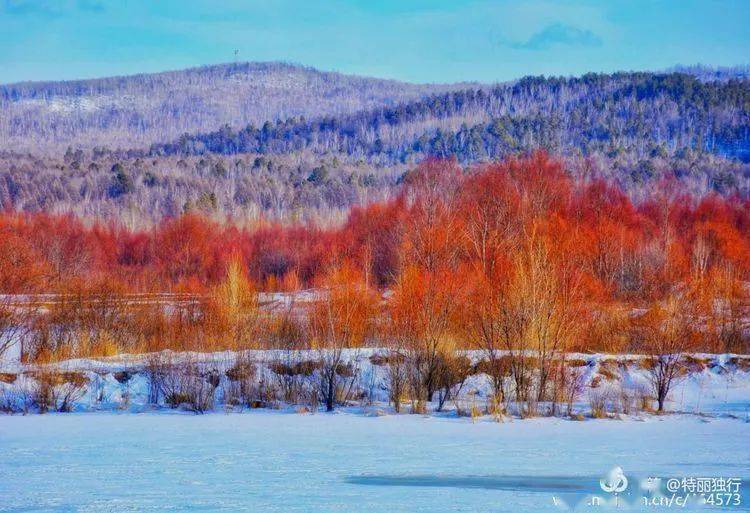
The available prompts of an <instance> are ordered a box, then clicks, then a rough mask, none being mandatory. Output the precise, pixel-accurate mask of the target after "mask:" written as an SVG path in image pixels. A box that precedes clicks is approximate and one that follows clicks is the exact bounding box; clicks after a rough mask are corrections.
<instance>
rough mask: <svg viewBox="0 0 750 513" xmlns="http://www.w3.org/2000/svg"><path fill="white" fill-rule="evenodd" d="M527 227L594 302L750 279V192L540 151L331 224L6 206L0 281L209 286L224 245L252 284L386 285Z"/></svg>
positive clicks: (412, 187)
mask: <svg viewBox="0 0 750 513" xmlns="http://www.w3.org/2000/svg"><path fill="white" fill-rule="evenodd" d="M532 232H533V233H535V234H537V235H538V236H541V237H544V238H546V239H548V240H549V241H551V242H553V243H552V244H550V245H549V251H550V255H551V258H553V259H554V260H555V261H557V262H565V263H566V265H565V266H564V267H566V269H567V270H566V271H565V272H574V273H575V274H576V279H577V280H578V283H579V286H580V287H583V288H584V289H585V291H586V295H587V297H588V299H589V300H590V301H600V302H607V301H614V300H617V301H624V300H626V301H651V300H653V299H656V298H659V297H664V295H665V294H667V293H669V292H670V291H672V290H674V289H675V288H677V287H680V286H682V285H684V284H686V283H688V282H698V281H701V280H708V279H712V277H714V278H715V276H716V273H718V272H721V273H723V274H722V276H727V275H729V276H731V277H732V279H733V280H737V281H740V282H741V281H746V280H748V272H749V271H750V202H749V201H748V200H747V199H743V198H739V197H729V198H725V197H719V196H707V197H691V196H687V195H684V194H680V193H679V190H678V188H677V186H676V184H675V183H669V184H664V185H663V187H657V188H655V190H654V193H653V194H652V195H651V196H650V197H648V198H645V199H643V200H642V201H640V202H639V203H637V204H634V203H633V202H632V201H631V200H630V199H629V198H628V197H627V196H625V195H624V194H623V193H622V192H621V191H620V190H619V189H618V188H617V187H616V186H614V185H611V184H607V183H604V182H601V181H596V180H594V181H574V180H572V179H571V178H570V176H569V175H568V174H567V173H566V172H565V170H564V169H563V168H562V166H561V164H560V163H559V162H558V161H556V160H554V159H551V158H549V157H548V156H547V155H546V154H544V153H536V154H533V155H531V156H529V157H524V158H518V159H510V160H507V161H504V162H498V163H492V164H486V165H481V166H476V167H473V168H470V169H466V170H462V169H460V168H459V167H458V165H457V164H456V163H455V162H454V161H441V160H427V161H425V162H423V163H422V164H421V165H420V166H418V168H417V169H415V170H414V171H412V172H410V173H408V174H407V175H406V176H405V177H404V186H403V188H402V192H401V193H400V194H399V195H398V197H396V198H394V199H393V200H391V201H389V202H385V203H376V204H371V205H367V206H362V207H356V208H354V209H353V210H352V211H351V212H350V214H349V216H348V219H347V220H346V222H345V223H344V224H343V225H342V226H340V227H336V228H326V229H324V228H320V227H316V226H309V225H305V226H303V225H280V224H274V223H260V224H259V225H257V226H254V227H243V226H240V225H236V224H233V223H231V222H226V223H221V222H217V221H215V220H211V219H208V218H205V217H200V216H197V215H185V216H181V217H178V218H170V219H165V220H163V222H161V223H160V224H159V225H156V226H153V227H151V228H149V229H146V230H139V231H134V230H129V229H126V228H125V227H123V226H121V225H115V224H102V223H98V222H94V223H87V222H83V221H82V220H79V219H76V218H74V217H72V216H68V215H51V214H47V213H19V212H4V213H2V214H0V291H2V292H4V293H26V292H29V293H30V292H54V291H57V290H61V289H62V290H64V289H65V288H67V287H68V285H67V284H68V283H70V282H84V283H85V282H92V281H96V282H100V281H101V280H114V281H116V282H117V283H120V284H123V285H124V286H126V287H127V289H129V290H130V291H206V290H209V289H210V287H212V286H213V285H215V284H216V283H217V282H219V281H220V280H221V279H222V278H223V276H224V274H225V271H226V268H227V264H228V262H229V260H230V258H231V257H232V255H240V258H241V260H242V262H243V263H244V265H245V266H246V269H247V272H248V276H249V278H250V279H251V281H252V282H253V283H255V284H256V286H257V287H259V288H282V287H283V286H282V285H281V284H283V283H287V284H288V283H298V284H299V285H300V286H303V287H304V286H311V285H312V284H314V283H315V282H316V280H318V279H320V278H321V277H322V276H324V275H325V273H327V272H328V271H329V270H330V269H331V267H332V266H336V265H340V264H341V263H342V262H344V261H346V262H349V263H353V264H354V265H356V266H358V267H359V269H360V270H361V271H362V273H363V275H364V276H365V279H366V280H367V282H368V283H369V284H370V285H371V286H376V287H380V288H387V287H391V286H392V285H393V284H394V283H395V282H396V280H397V278H398V276H399V274H400V272H401V269H402V267H403V264H404V262H403V261H404V260H408V262H406V263H408V264H417V265H421V266H424V267H426V268H428V269H429V268H430V267H433V266H436V265H439V266H440V267H441V269H442V268H443V267H444V268H445V269H447V270H448V271H449V272H452V273H459V274H460V273H469V272H474V271H470V270H471V269H474V270H476V269H477V268H478V267H481V268H482V269H484V271H487V272H489V271H490V270H491V268H492V267H494V266H503V265H505V266H507V265H511V264H510V263H511V262H512V261H513V255H514V254H516V253H517V252H519V251H521V250H522V248H523V243H522V241H523V239H524V237H528V236H529V234H530V233H532ZM558 267H560V266H558ZM560 268H561V269H562V267H560ZM445 269H442V270H441V272H442V271H443V270H445ZM492 272H494V271H492ZM561 272H562V271H561ZM467 276H468V274H467ZM459 281H460V280H459Z"/></svg>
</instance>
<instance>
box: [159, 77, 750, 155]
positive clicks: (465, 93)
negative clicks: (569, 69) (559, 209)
mask: <svg viewBox="0 0 750 513" xmlns="http://www.w3.org/2000/svg"><path fill="white" fill-rule="evenodd" d="M539 148H542V149H546V150H548V151H550V152H552V153H556V154H566V155H576V154H582V155H592V154H595V153H600V154H608V155H612V156H614V155H616V154H618V153H626V154H629V155H632V156H633V157H635V158H643V157H648V156H650V155H654V154H658V155H663V156H665V157H669V156H674V155H676V154H678V153H681V152H684V151H695V152H699V153H702V152H708V153H713V154H716V155H719V156H722V157H726V158H736V159H739V160H742V161H745V162H747V161H750V81H747V80H738V79H730V80H726V81H708V82H705V81H701V80H700V79H698V78H695V77H694V76H692V75H689V74H685V73H649V72H636V73H613V74H594V73H590V74H586V75H583V76H582V77H578V78H556V77H552V78H545V77H526V78H523V79H521V80H519V81H517V82H514V83H512V84H501V85H497V86H494V87H489V88H483V89H466V90H460V91H449V92H446V93H440V94H434V95H431V96H429V97H426V98H422V99H418V100H415V101H412V102H407V103H401V104H399V105H395V106H382V107H376V108H374V109H371V110H369V111H360V112H355V113H352V114H345V115H340V116H333V115H331V116H328V115H327V116H323V117H320V118H317V119H312V120H295V119H289V120H286V121H278V122H277V123H275V124H273V123H265V124H263V126H257V125H252V124H250V125H248V126H247V127H245V128H243V129H240V130H233V129H232V128H231V127H228V126H226V127H223V128H221V129H220V130H217V131H213V132H209V133H204V134H195V135H188V134H186V135H183V136H182V137H180V138H179V139H178V140H176V141H174V142H173V143H168V144H162V145H156V146H154V147H153V148H152V154H154V155H165V154H166V155H173V154H185V155H196V154H203V153H220V154H233V153H276V154H284V153H290V152H295V151H300V150H312V151H314V152H317V153H320V154H325V153H330V152H332V153H343V154H346V155H349V156H353V157H356V158H362V159H367V160H369V161H370V162H372V163H375V164H378V165H392V164H396V163H414V162H417V161H419V160H420V159H422V158H424V157H428V156H438V157H452V156H455V157H457V158H458V159H459V161H461V162H464V163H471V162H477V161H482V160H488V159H489V160H491V159H496V158H501V157H505V156H507V155H512V154H515V153H518V152H525V151H532V150H535V149H539Z"/></svg>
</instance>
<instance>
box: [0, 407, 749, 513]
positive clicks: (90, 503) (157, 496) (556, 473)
mask: <svg viewBox="0 0 750 513" xmlns="http://www.w3.org/2000/svg"><path fill="white" fill-rule="evenodd" d="M615 466H619V467H622V469H623V470H624V473H625V474H626V475H627V476H628V477H629V479H630V488H629V489H628V491H626V492H624V493H623V494H622V498H623V499H625V500H634V499H633V497H634V495H631V492H630V490H631V489H632V490H634V492H633V493H635V490H637V483H636V481H637V479H636V478H646V477H648V476H656V477H664V478H666V477H668V476H669V477H671V476H680V477H682V476H694V477H724V478H741V479H743V481H744V484H743V486H742V488H743V489H744V496H742V497H741V505H740V506H732V507H730V508H728V509H726V508H725V509H724V510H725V511H729V510H734V511H742V510H745V511H746V510H748V500H750V498H749V497H748V496H747V483H748V480H749V479H750V423H747V422H745V421H743V420H739V419H732V418H716V419H705V418H701V417H698V416H695V415H670V416H650V417H648V418H646V419H645V420H644V421H641V422H638V421H634V420H624V421H616V420H588V421H585V422H576V421H570V420H562V419H553V418H538V419H531V420H523V421H521V420H514V421H511V422H506V423H496V422H492V421H491V420H488V419H483V420H480V421H478V422H476V423H472V422H471V420H469V419H466V418H446V417H434V416H432V417H424V416H419V415H398V416H396V415H387V416H378V417H368V416H365V415H360V414H350V413H338V414H324V413H318V414H314V415H310V414H305V415H299V414H293V413H280V412H271V411H263V410H255V411H253V412H251V413H244V414H222V413H213V414H207V415H192V414H186V413H172V414H169V413H167V414H165V413H145V414H132V413H120V414H117V413H70V414H51V415H29V416H0V511H3V512H32V511H33V512H42V511H50V512H100V511H101V512H107V511H113V512H114V511H117V512H131V511H132V512H146V511H170V512H171V511H175V512H176V511H180V512H182V511H227V512H241V511H252V512H259V511H269V512H285V513H288V512H330V511H341V512H360V511H361V512H383V513H385V512H388V513H394V512H431V513H434V512H442V511H472V512H473V511H481V512H485V511H486V512H506V511H507V512H545V511H561V510H566V509H567V510H574V511H599V510H603V509H607V508H606V506H600V507H596V506H591V505H590V504H593V503H592V502H591V501H592V500H596V499H594V497H592V496H591V495H590V494H591V493H595V494H596V495H597V496H599V497H601V498H602V500H612V499H607V494H605V493H604V492H602V491H601V489H600V488H599V486H598V481H599V479H600V477H602V476H603V475H604V474H605V473H606V472H607V471H608V470H609V469H611V468H613V467H615ZM561 500H562V501H565V502H566V503H567V504H568V506H566V507H563V506H560V505H557V506H556V505H555V501H558V504H562V503H561V502H560V501H561ZM575 501H580V502H579V503H578V504H577V505H576V504H575ZM604 504H605V505H606V503H604ZM673 507H675V508H676V507H677V506H673ZM695 507H697V506H695ZM561 508H562V509H561ZM625 509H627V506H625ZM631 509H634V510H641V511H647V510H654V509H657V510H658V509H662V510H666V509H667V506H661V507H659V506H650V507H645V506H642V505H640V503H638V502H637V501H636V504H635V505H634V506H632V507H631ZM678 509H688V510H690V509H693V507H692V506H688V507H687V508H678ZM717 510H719V509H717Z"/></svg>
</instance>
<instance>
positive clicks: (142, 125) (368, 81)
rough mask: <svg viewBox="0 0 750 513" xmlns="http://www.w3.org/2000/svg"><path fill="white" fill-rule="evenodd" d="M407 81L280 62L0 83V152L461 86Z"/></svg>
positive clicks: (166, 136) (359, 106) (52, 149)
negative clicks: (73, 79)
mask: <svg viewBox="0 0 750 513" xmlns="http://www.w3.org/2000/svg"><path fill="white" fill-rule="evenodd" d="M467 86H468V84H457V85H450V84H446V85H421V84H407V83H404V82H397V81H393V80H382V79H375V78H368V77H358V76H351V75H343V74H340V73H333V72H323V71H318V70H315V69H313V68H308V67H303V66H297V65H291V64H283V63H234V64H221V65H215V66H204V67H200V68H193V69H187V70H181V71H172V72H164V73H156V74H141V75H133V76H126V77H110V78H101V79H92V80H76V81H65V82H27V83H18V84H10V85H3V86H0V150H21V151H33V152H34V153H46V154H61V153H62V152H64V151H65V149H66V148H67V147H68V146H72V147H74V148H83V149H92V148H93V147H95V146H101V147H106V148H109V149H117V148H123V149H132V148H147V147H148V146H149V145H150V144H152V143H156V142H165V141H169V140H172V139H175V138H177V137H179V135H180V134H182V133H185V132H189V133H195V132H207V131H210V130H216V129H217V128H218V127H220V126H222V125H223V124H225V123H227V124H231V125H232V126H244V125H246V124H248V123H254V124H256V125H257V124H262V123H263V122H265V121H267V120H271V121H275V120H277V119H287V118H290V117H297V116H304V117H307V118H311V117H318V116H322V115H333V116H338V115H342V114H347V113H353V112H358V111H361V110H363V109H371V108H374V107H379V106H386V105H396V104H399V103H403V102H407V101H411V100H414V99H418V98H422V97H424V96H425V95H427V94H432V93H438V92H444V91H447V90H452V89H457V88H462V87H467Z"/></svg>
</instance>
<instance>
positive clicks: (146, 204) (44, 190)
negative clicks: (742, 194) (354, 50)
mask: <svg viewBox="0 0 750 513" xmlns="http://www.w3.org/2000/svg"><path fill="white" fill-rule="evenodd" d="M711 167H712V168H713V166H711ZM405 171H406V167H405V166H393V167H391V168H388V169H384V168H379V167H376V166H372V165H369V164H365V163H364V162H361V161H357V160H355V159H352V158H350V157H347V156H343V155H341V156H315V155H311V154H309V153H298V154H293V155H259V154H242V155H234V156H231V157H227V156H223V155H203V156H196V157H179V156H175V157H158V158H157V157H132V158H117V157H113V156H112V155H109V154H105V155H101V154H97V153H93V152H84V151H82V150H75V151H74V150H69V151H67V152H66V153H65V155H64V156H63V158H62V159H53V158H40V157H35V156H32V155H19V154H2V153H0V206H2V207H3V208H5V209H13V210H17V211H24V212H48V213H52V212H65V213H73V214H75V215H76V216H78V217H81V218H85V219H99V220H113V221H117V222H120V223H124V224H127V226H130V227H142V226H146V225H152V224H156V223H158V222H159V221H161V220H162V219H164V218H165V217H177V216H180V215H182V214H188V213H193V214H198V215H203V216H207V217H215V218H222V219H223V218H226V217H231V218H232V219H234V220H236V222H246V221H248V220H253V221H257V220H259V219H272V220H276V221H279V222H285V223H289V222H300V221H315V222H319V223H321V224H324V223H335V222H338V221H339V220H341V219H343V218H345V216H346V213H347V212H348V210H349V208H350V207H351V206H352V205H355V204H367V203H369V202H371V201H378V200H384V199H386V198H388V197H389V196H391V195H393V194H395V190H396V188H397V184H398V181H399V178H400V177H401V176H402V175H403V173H404V172H405Z"/></svg>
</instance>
